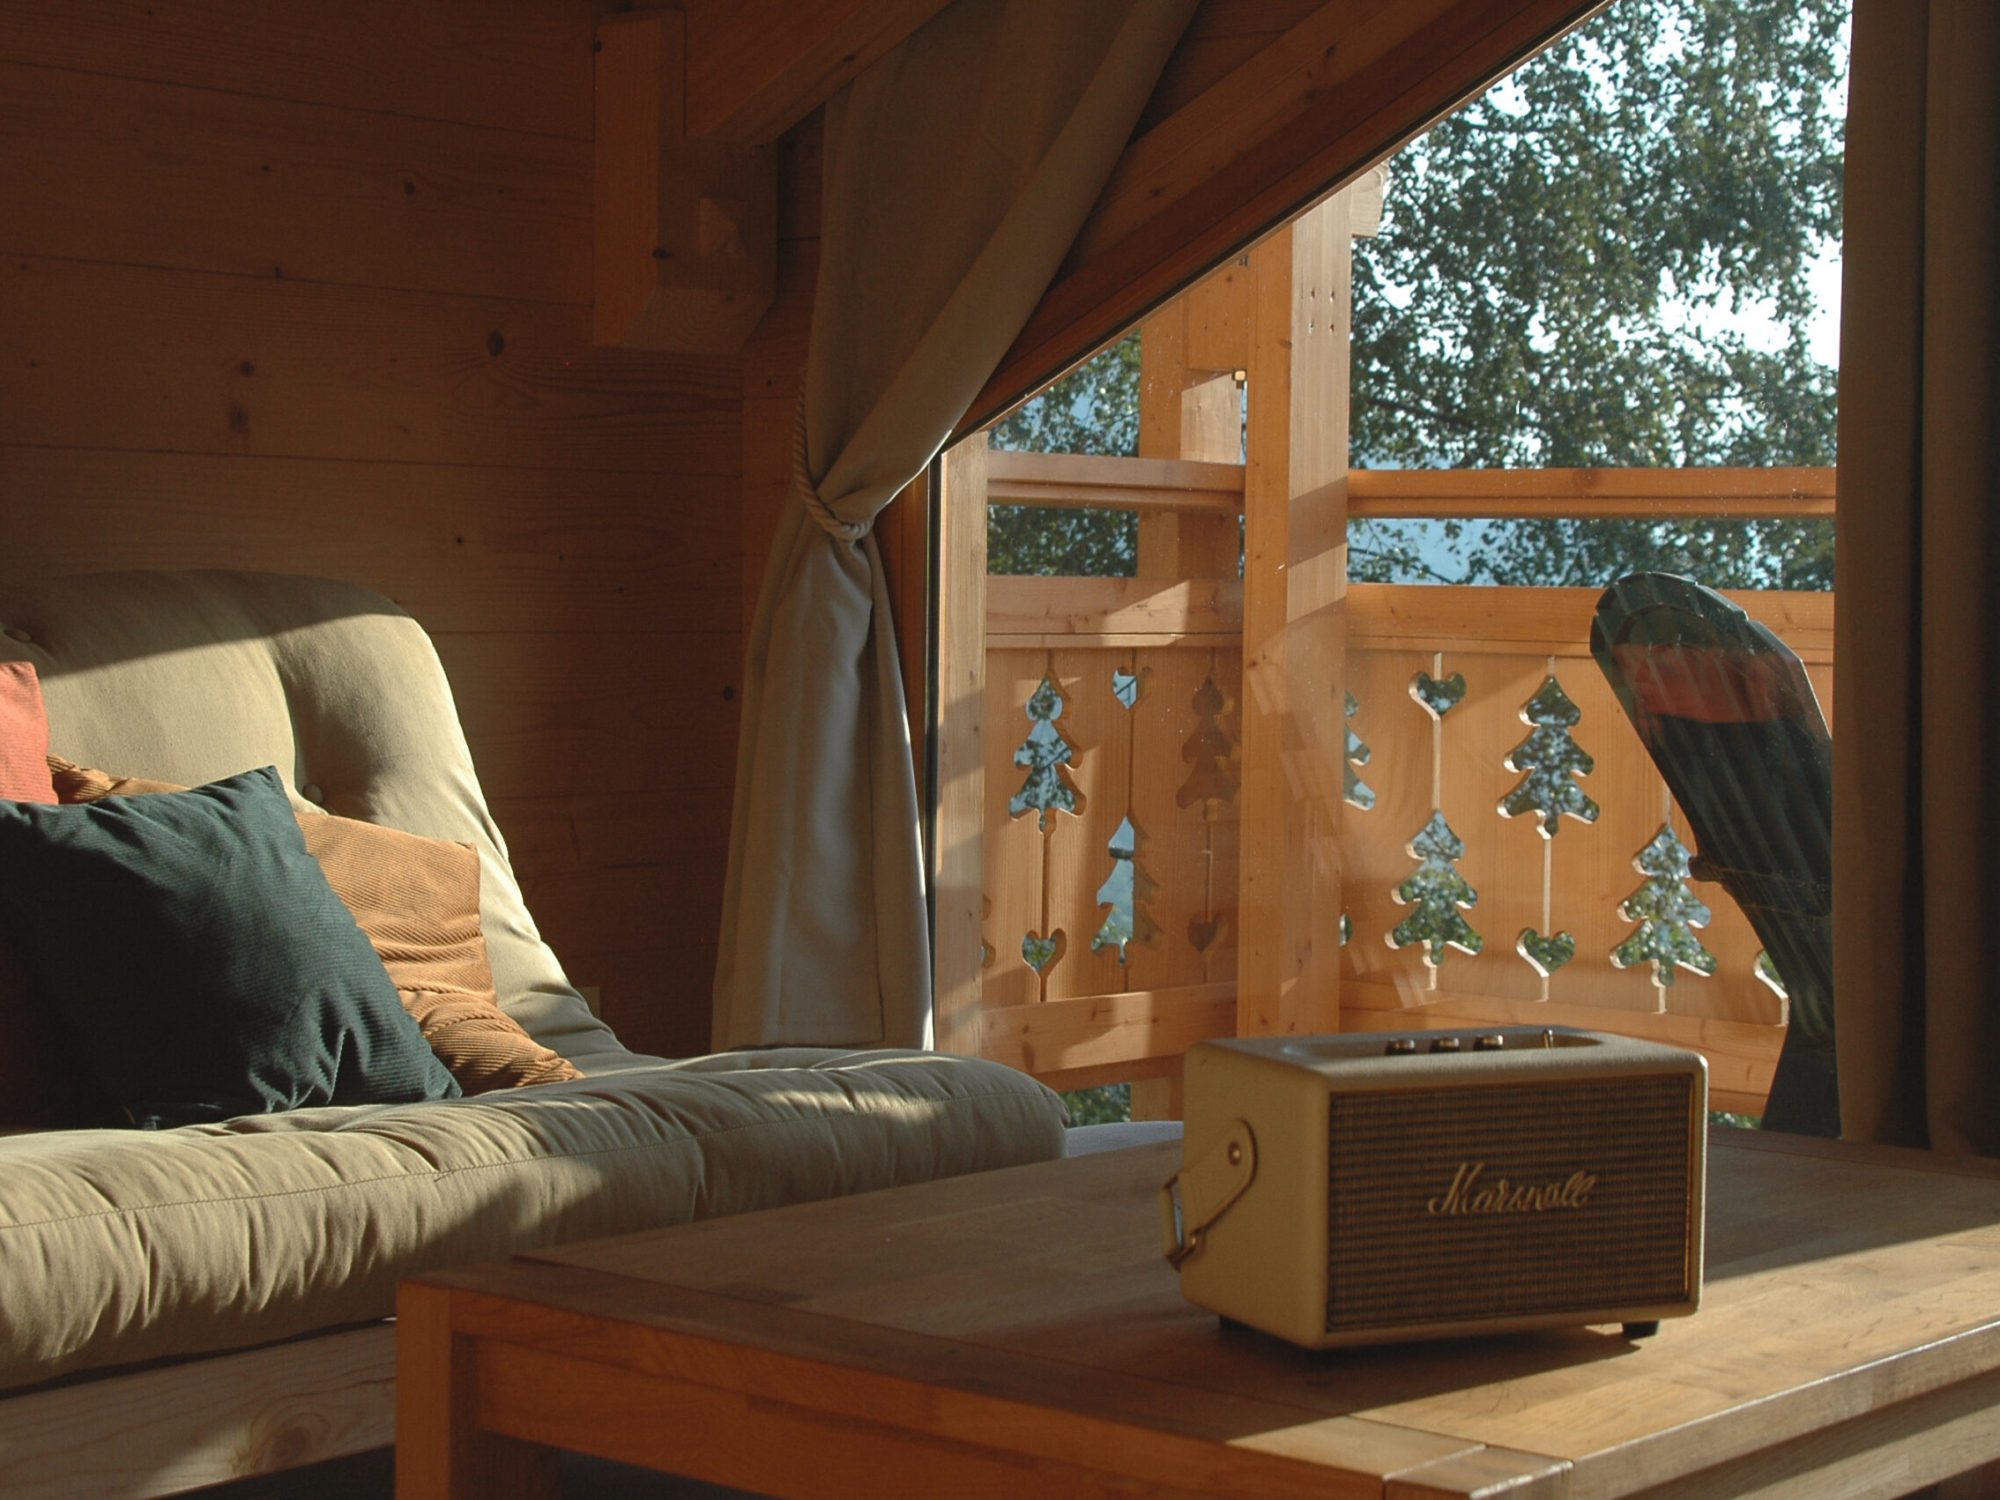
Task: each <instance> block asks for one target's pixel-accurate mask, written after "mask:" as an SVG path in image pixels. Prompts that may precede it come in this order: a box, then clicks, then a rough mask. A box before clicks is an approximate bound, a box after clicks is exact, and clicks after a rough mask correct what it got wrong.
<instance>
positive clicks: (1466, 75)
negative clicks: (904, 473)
mask: <svg viewBox="0 0 2000 1500" xmlns="http://www.w3.org/2000/svg"><path fill="white" fill-rule="evenodd" d="M1602 3H1603V0H1328V3H1326V4H1322V5H1320V6H1318V7H1317V8H1316V9H1314V10H1313V11H1311V12H1310V13H1308V14H1307V15H1306V16H1304V17H1303V18H1302V19H1301V20H1299V21H1298V22H1297V24H1295V25H1293V26H1292V27H1291V28H1290V29H1289V30H1287V31H1286V32H1284V33H1283V34H1282V35H1281V36H1279V37H1277V38H1276V39H1275V40H1273V41H1272V42H1271V43H1270V44H1269V45H1267V46H1265V47H1264V48H1262V49H1261V50H1260V51H1258V52H1257V53H1255V54H1254V55H1252V56H1251V57H1249V58H1248V59H1247V60H1245V61H1244V62H1242V63H1241V64H1239V65H1237V66H1236V67H1234V68H1233V69H1232V70H1231V71H1230V72H1228V73H1227V74H1226V75H1224V76H1223V77H1221V78H1219V79H1217V80H1216V81H1215V82H1214V83H1212V84H1211V85H1209V86H1208V87H1207V88H1205V89H1203V90H1202V91H1201V92H1200V93H1198V94H1196V95H1195V96H1194V97H1193V98H1191V99H1189V100H1188V102H1187V103H1185V104H1183V105H1182V106H1181V107H1180V108H1178V109H1176V110H1175V111H1174V112H1173V113H1171V114H1169V115H1167V116H1166V117H1165V118H1163V119H1161V120H1160V121H1159V122H1158V123H1157V124H1155V125H1154V126H1153V127H1152V128H1151V129H1149V130H1147V131H1146V132H1145V133H1144V134H1143V135H1140V136H1139V137H1138V138H1137V139H1135V140H1134V141H1133V142H1132V143H1131V144H1130V145H1129V146H1127V147H1126V149H1125V153H1124V155H1123V157H1121V159H1120V161H1119V163H1118V166H1117V167H1116V168H1114V169H1113V172H1112V176H1111V179H1110V181H1109V182H1108V183H1107V184H1106V185H1105V190H1104V193H1103V195H1102V196H1101V197H1100V198H1099V199H1098V202H1097V206H1096V208H1095V209H1093V210H1092V212H1091V215H1090V217H1089V218H1088V219H1087V220H1086V221H1085V223H1084V227H1083V229H1082V231H1081V232H1080V233H1079V235H1078V236H1077V240H1076V244H1075V245H1074V247H1073V248H1072V249H1071V251H1070V255H1069V257H1068V259H1067V260H1066V261H1065V262H1064V265H1063V267H1062V269H1061V270H1060V271H1059V272H1058V273H1057V276H1056V280H1055V282H1054V283H1053V284H1052V285H1051V286H1050V288H1049V290H1048V292H1047V293H1046V294H1045V295H1044V296H1043V298H1042V300H1041V303H1040V304H1039V305H1038V306H1037V307H1036V309H1035V311H1034V313H1033V314H1032V315H1031V316H1030V318H1029V320H1028V323H1027V326H1026V327H1025V328H1024V329H1023V330H1022V332H1021V335H1020V337H1019V338H1018V339H1016V340H1015V342H1014V347H1013V348H1012V349H1010V350H1009V351H1008V353H1007V355H1006V357H1005V358H1004V359H1003V360H1002V361H1001V364H1000V368H999V369H998V370H997V371H996V372H995V374H994V376H993V378H992V379H991V380H990V381H988V382H987V385H986V388H985V390H983V391H982V392H981V393H980V395H979V398H978V400H977V401H975V402H974V403H973V406H972V409H971V411H970V412H968V413H967V415H966V418H965V421H964V422H963V424H962V425H961V429H960V430H961V431H962V432H969V431H971V430H973V429H974V428H976V427H978V426H980V425H982V424H984V423H985V422H987V421H989V420H990V419H992V418H993V417H995V416H997V415H998V414H999V413H1000V412H1002V411H1004V410H1006V408H1007V407H1009V406H1011V405H1013V404H1014V403H1015V402H1016V401H1018V400H1020V399H1021V398H1022V397H1023V396H1025V395H1028V394H1029V393H1031V392H1032V391H1034V390H1036V389H1038V388H1039V387H1041V386H1042V385H1044V384H1046V383H1047V382H1048V381H1050V380H1052V379H1054V378H1055V377H1056V376H1058V375H1060V374H1061V373H1062V372H1063V371H1064V370H1066V369H1067V368H1069V367H1070V366H1071V365H1073V364H1075V363H1076V362H1077V361H1078V360H1080V359H1082V358H1083V357H1084V356H1086V355H1087V354H1089V353H1090V352H1091V351H1092V350H1094V349H1096V348H1098V347H1099V346H1100V345H1102V344H1103V343H1105V342H1106V341H1107V340H1109V339H1110V338H1112V337H1113V336H1114V335H1116V334H1118V333H1119V332H1121V331H1122V330H1123V329H1125V328H1128V327H1130V326H1131V325H1132V324H1134V323H1136V322H1137V321H1138V320H1139V319H1140V318H1141V317H1142V316H1144V315H1145V314H1146V313H1147V312H1149V311H1151V310H1152V309H1153V308H1154V307H1156V306H1158V305H1159V304H1160V303H1161V302H1163V301H1165V300H1166V299H1167V298H1169V297H1171V296H1173V295H1174V294H1175V293H1176V292H1178V291H1179V290H1181V288H1183V287H1185V286H1187V285H1188V284H1189V283H1190V282H1192V281H1193V280H1194V279H1195V278H1196V277H1198V276H1200V275H1202V274H1203V273H1204V272H1206V271H1208V270H1210V269H1211V268H1213V267H1214V266H1216V265H1219V264H1220V263H1221V262H1222V261H1223V260H1225V259H1227V258H1228V257H1229V256H1231V255H1233V254H1236V253H1238V252H1239V251H1241V250H1242V249H1243V248H1244V247H1246V246H1247V245H1249V244H1250V243H1251V242H1252V241H1253V240H1255V239H1257V238H1258V237H1259V236H1261V235H1262V234H1264V233H1265V232H1266V231H1268V230H1270V229H1271V228H1273V227H1274V226H1276V225H1277V224H1279V223H1282V222H1283V221H1285V220H1286V219H1288V218H1289V217H1291V216H1292V215H1294V214H1296V213H1298V212H1300V211H1301V210H1302V209H1304V208H1306V207H1308V206H1309V205H1311V204H1312V203H1314V202H1316V201H1318V200H1319V199H1320V198H1322V197H1324V196H1325V195H1326V194H1327V193H1328V192H1330V191H1332V190H1333V189H1335V188H1337V187H1339V186H1340V185H1342V184H1343V183H1345V182H1347V181H1349V180H1351V179H1352V178H1354V177H1355V176H1357V175H1358V174H1360V173H1361V172H1363V171H1365V170H1367V169H1368V168H1369V167H1370V166H1372V165H1373V164H1374V163H1376V162H1378V161H1380V160H1381V159H1382V158H1383V157H1385V156H1387V155H1388V154H1389V153H1390V152H1392V151H1394V150H1395V149H1396V147H1398V146H1399V145H1401V144H1402V143H1403V142H1404V141H1406V140H1408V139H1409V138H1410V137H1411V136H1412V135H1415V134H1416V133H1418V132H1419V131H1421V130H1422V129H1423V128H1424V127H1425V126H1427V125H1429V124H1430V123H1431V122H1432V121H1433V120H1436V119H1437V118H1438V117H1439V116H1441V115H1443V114H1445V113H1447V112H1449V111H1450V110H1451V109H1452V108H1453V107H1454V106H1455V105H1457V104H1458V103H1460V102H1461V101H1462V100H1464V99H1466V98H1467V97H1469V96H1470V95H1472V94H1475V93H1477V92H1478V91H1479V90H1480V89H1482V88H1484V87H1486V86H1487V85H1488V84H1489V83H1491V82H1492V81H1493V80H1494V79H1495V78H1497V77H1499V76H1501V75H1502V74H1504V73H1505V72H1506V71H1507V70H1508V69H1509V68H1511V67H1512V66H1514V64H1516V63H1517V62H1519V61H1520V60H1521V59H1523V58H1525V57H1527V56H1528V55H1529V54H1530V53H1532V52H1534V51H1535V50H1536V49H1537V48H1538V47H1540V46H1542V45H1544V44H1545V43H1546V42H1547V41H1549V40H1550V39H1551V38H1553V37H1555V36H1558V35H1560V34H1561V33H1562V32H1564V31H1565V30H1567V29H1569V28H1570V27H1572V26H1574V25H1575V24H1577V23H1578V22H1579V21H1581V20H1582V19H1584V17H1586V16H1587V15H1589V14H1590V13H1591V12H1593V11H1594V10H1596V9H1598V8H1599V6H1600V5H1601V4H1602ZM1168 66H1169V71H1170V73H1171V71H1172V69H1173V64H1172V63H1169V65H1168ZM1181 83H1182V84H1183V85H1184V84H1185V80H1184V79H1183V80H1181Z"/></svg>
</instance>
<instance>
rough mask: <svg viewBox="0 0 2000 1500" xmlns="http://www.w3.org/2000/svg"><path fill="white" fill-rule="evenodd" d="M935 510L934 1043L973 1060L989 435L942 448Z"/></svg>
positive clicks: (980, 892) (981, 885)
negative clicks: (936, 549) (935, 786)
mask: <svg viewBox="0 0 2000 1500" xmlns="http://www.w3.org/2000/svg"><path fill="white" fill-rule="evenodd" d="M940 476H941V477H940V480H939V491H940V493H939V505H938V556H939V569H938V577H939V579H940V580H941V582H940V586H939V591H938V634H937V653H938V660H937V693H938V712H937V723H936V729H935V731H934V732H935V733H936V735H937V817H936V822H935V830H936V832H935V848H934V850H933V853H932V863H931V889H932V891H933V892H934V893H935V895H936V903H935V909H936V915H935V917H934V918H933V920H934V922H935V924H936V926H935V930H934V931H933V933H932V944H933V948H932V951H933V954H934V959H935V963H936V969H935V983H934V986H933V992H934V994H935V997H936V998H935V1005H936V1023H935V1028H934V1029H935V1038H936V1046H937V1049H938V1050H939V1051H940V1052H958V1053H963V1054H966V1055H968V1056H971V1055H977V1054H978V1052H979V1050H980V1047H979V998H980V971H981V969H982V968H983V967H984V962H983V960H984V956H985V955H984V946H985V944H984V939H983V938H982V936H981V933H980V927H981V921H982V918H983V916H984V910H985V892H986V870H985V858H984V851H985V837H984V835H985V828H986V762H985V729H984V721H985V717H986V434H985V433H983V432H975V433H974V434H973V435H972V436H971V437H969V438H966V439H964V440H963V441H962V442H959V443H957V444H955V445H954V446H952V447H950V448H948V449H946V450H945V454H944V458H943V460H942V462H941V465H940Z"/></svg>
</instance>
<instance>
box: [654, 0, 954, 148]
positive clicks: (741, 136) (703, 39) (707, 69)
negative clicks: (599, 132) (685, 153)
mask: <svg viewBox="0 0 2000 1500" xmlns="http://www.w3.org/2000/svg"><path fill="white" fill-rule="evenodd" d="M945 4H946V0H821V3H817V4H810V5H801V4H800V3H799V0H684V4H683V6H682V9H683V10H684V11H685V13H686V15H687V61H688V76H687V134H688V135H690V136H692V137H696V138H698V139H707V140H716V141H733V142H737V143H740V144H744V145H764V144H768V143H769V142H772V141H775V140H777V138H778V137H779V136H781V135H783V134H784V133H785V132H786V131H787V130H789V129H791V128H792V126H794V125H796V124H798V122H799V121H801V120H803V119H804V118H805V117H806V116H807V115H809V114H811V113H812V112H813V111H814V110H816V109H818V108H819V107H820V106H821V105H822V104H824V103H826V101H827V100H828V99H830V98H832V97H833V95H834V94H835V93H837V92H838V91H839V90H840V88H841V87H842V86H843V85H844V84H846V83H847V82H848V81H849V80H851V79H852V78H853V77H854V76H855V75H856V74H857V73H859V72H860V71H861V70H862V69H863V68H866V67H867V66H868V65H869V64H870V63H872V62H874V61H875V60H876V59H877V58H878V57H880V56H882V54H883V53H885V52H887V51H888V50H889V49H890V48H892V47H894V46H895V45H896V44H897V43H898V42H900V41H902V40H903V39H904V38H905V37H907V36H908V35H909V34H910V33H911V32H913V31H915V30H916V29H917V28H918V27H919V26H921V25H923V24H924V22H926V21H928V20H929V19H930V18H931V17H932V16H934V15H936V14H937V13H938V12H939V11H940V10H943V9H944V7H945Z"/></svg>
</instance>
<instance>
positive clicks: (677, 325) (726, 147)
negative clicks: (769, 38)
mask: <svg viewBox="0 0 2000 1500" xmlns="http://www.w3.org/2000/svg"><path fill="white" fill-rule="evenodd" d="M685 58H686V39H685V37H684V35H683V28H682V18H681V13H680V12H679V11H672V10H662V11H648V12H643V13H635V14H630V15H622V16H610V17H606V18H605V19H604V20H603V21H601V22H599V24H598V28H597V63H596V87H597V115H596V125H597V144H596V186H595V189H594V201H595V214H596V258H595V270H596V284H595V295H594V300H593V306H592V319H591V337H592V340H593V341H594V342H596V343H599V344H619V345H623V346H625V347H627V348H635V349H662V350H669V351H672V352H675V353H683V354H718V355H730V354H739V353H741V352H742V349H743V344H744V341H745V340H746V339H748V338H749V336H750V330H751V329H753V328H755V327H756V326H757V323H758V321H759V320H760V319H761V318H762V317H763V316H764V312H765V310H766V309H767V308H769V307H770V305H771V301H772V298H773V297H774V296H775V295H776V291H777V255H778V251H777V215H778V186H777V183H778V179H777V153H776V152H775V151H774V150H773V149H771V148H770V147H766V146H742V145H732V144H728V143H724V142H717V141H708V140H697V139H694V138H692V137H690V136H689V135H688V133H687V131H686V130H685V128H684V127H683V125H682V120H683V112H684V109H683V107H684V99H683V93H684V84H685Z"/></svg>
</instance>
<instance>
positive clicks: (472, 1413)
mask: <svg viewBox="0 0 2000 1500" xmlns="http://www.w3.org/2000/svg"><path fill="white" fill-rule="evenodd" d="M475 1397H476V1393H475V1392H474V1390H473V1376H472V1359H471V1348H470V1345H469V1342H468V1341H467V1340H464V1339H461V1338H459V1337H458V1336H457V1335H456V1334H455V1333H454V1332H453V1331H452V1326H451V1293H450V1292H448V1291H446V1290H444V1289H443V1288H441V1287H429V1286H422V1285H419V1284H415V1283H411V1284H406V1285H405V1286H404V1287H403V1288H402V1289H401V1291H399V1292H398V1293H397V1296H396V1500H557V1496H558V1486H557V1482H556V1452H555V1450H554V1449H553V1448H545V1447H542V1446H541V1445H540V1444H538V1443H525V1442H522V1441H520V1440H519V1439H517V1438H510V1437H503V1436H501V1435H500V1434H498V1433H492V1432H485V1431H482V1430H481V1429H480V1427H479V1424H478V1421H477V1415H476V1399H475Z"/></svg>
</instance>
